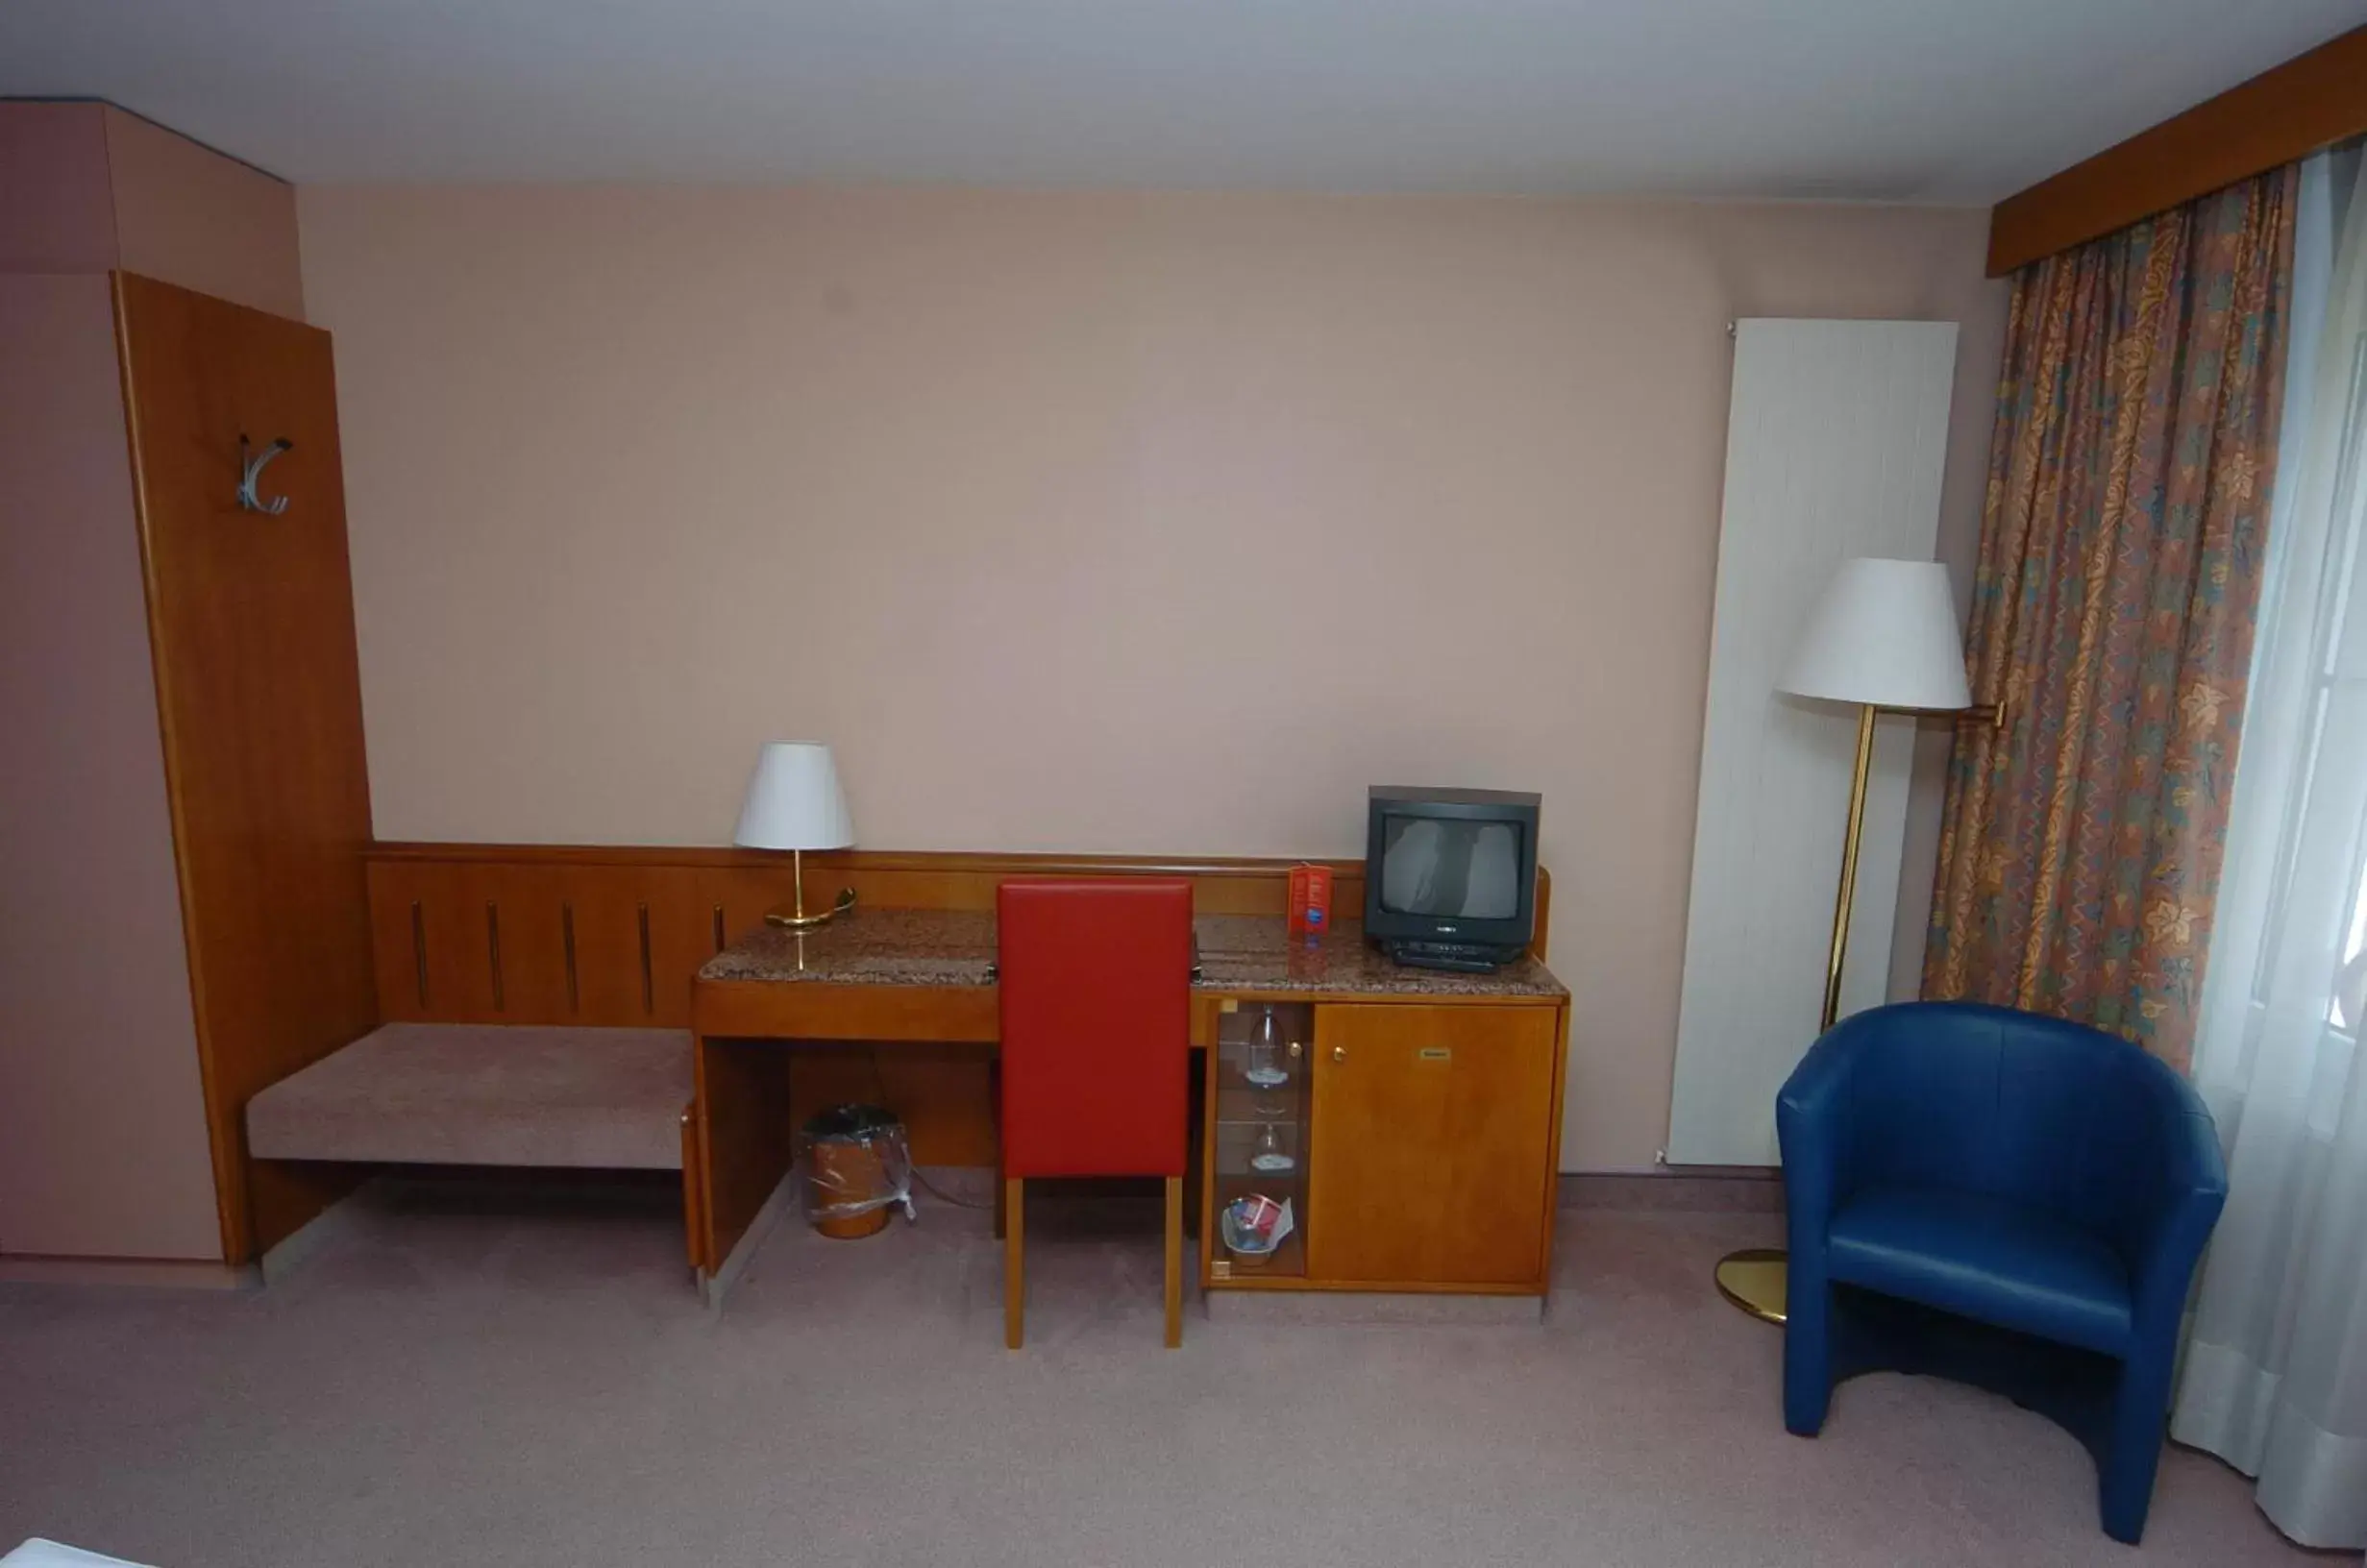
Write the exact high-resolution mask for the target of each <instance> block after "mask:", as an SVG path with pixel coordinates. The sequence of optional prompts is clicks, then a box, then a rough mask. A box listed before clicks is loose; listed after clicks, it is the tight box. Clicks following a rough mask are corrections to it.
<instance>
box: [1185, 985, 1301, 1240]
mask: <svg viewBox="0 0 2367 1568" xmlns="http://www.w3.org/2000/svg"><path fill="white" fill-rule="evenodd" d="M1314 1041H1315V1009H1314V1008H1313V1007H1312V1006H1311V1005H1309V1004H1307V1003H1304V1002H1272V1003H1267V1002H1244V1003H1242V1004H1240V1005H1239V1006H1238V1007H1237V1008H1235V1009H1234V1010H1233V1011H1231V1012H1220V1013H1219V1015H1218V1025H1217V1048H1216V1051H1215V1053H1214V1056H1213V1058H1212V1060H1211V1062H1210V1078H1211V1083H1210V1094H1211V1096H1212V1098H1213V1100H1214V1102H1215V1103H1214V1106H1213V1107H1212V1109H1213V1111H1214V1115H1213V1117H1212V1130H1213V1133H1214V1135H1215V1136H1214V1141H1213V1143H1212V1145H1211V1146H1210V1148H1209V1151H1208V1152H1209V1160H1210V1165H1211V1181H1212V1184H1213V1190H1214V1196H1215V1200H1216V1201H1215V1211H1216V1215H1217V1222H1216V1224H1215V1225H1214V1226H1213V1227H1212V1229H1213V1236H1212V1239H1211V1241H1210V1250H1209V1259H1210V1263H1209V1275H1210V1277H1211V1278H1212V1279H1214V1280H1220V1281H1229V1280H1246V1279H1253V1278H1260V1277H1266V1278H1271V1277H1277V1276H1285V1277H1294V1278H1303V1277H1304V1276H1305V1274H1306V1271H1307V1265H1306V1227H1307V1186H1306V1177H1307V1156H1308V1139H1307V1106H1308V1094H1307V1069H1308V1066H1310V1065H1311V1063H1312V1062H1313V1059H1314V1054H1313V1053H1314ZM1261 1198H1262V1199H1265V1200H1267V1202H1268V1203H1269V1204H1272V1205H1284V1204H1287V1205H1288V1206H1289V1211H1290V1217H1291V1225H1292V1229H1291V1232H1290V1234H1288V1235H1287V1236H1285V1237H1283V1238H1282V1240H1281V1242H1280V1244H1279V1245H1277V1246H1275V1247H1274V1248H1273V1249H1272V1250H1271V1251H1270V1252H1259V1251H1257V1250H1255V1249H1253V1248H1246V1247H1243V1248H1236V1247H1234V1246H1232V1245H1230V1244H1229V1243H1228V1241H1227V1239H1226V1237H1227V1230H1228V1227H1227V1226H1226V1224H1225V1215H1226V1214H1227V1213H1228V1211H1230V1210H1232V1208H1233V1206H1234V1205H1235V1204H1236V1203H1241V1204H1244V1206H1245V1208H1246V1209H1248V1210H1251V1211H1257V1210H1260V1209H1262V1208H1263V1206H1261V1205H1258V1204H1257V1203H1255V1201H1254V1200H1256V1199H1261Z"/></svg>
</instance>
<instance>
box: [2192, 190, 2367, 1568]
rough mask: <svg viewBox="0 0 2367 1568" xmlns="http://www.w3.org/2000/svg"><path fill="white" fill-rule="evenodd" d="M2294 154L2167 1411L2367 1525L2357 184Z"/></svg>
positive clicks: (2366, 495)
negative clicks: (2188, 1265) (2197, 1171)
mask: <svg viewBox="0 0 2367 1568" xmlns="http://www.w3.org/2000/svg"><path fill="white" fill-rule="evenodd" d="M2361 172H2362V171H2361V167H2360V159H2359V157H2358V152H2357V149H2356V148H2352V149H2350V150H2348V151H2347V152H2343V153H2338V154H2331V155H2324V156H2321V157H2320V158H2317V159H2312V160H2311V162H2310V164H2309V165H2308V166H2307V167H2305V170H2304V180H2303V185H2302V208H2301V214H2300V230H2299V246H2300V249H2299V251H2298V253H2297V255H2296V257H2295V270H2296V278H2295V287H2294V305H2295V322H2294V332H2293V335H2292V338H2291V345H2292V346H2291V349H2290V351H2289V352H2290V355H2291V356H2290V358H2289V360H2288V362H2287V370H2286V379H2285V400H2286V401H2285V419H2284V427H2283V433H2282V436H2281V440H2280V445H2279V453H2278V469H2279V477H2278V480H2277V489H2278V495H2277V497H2276V500H2275V509H2274V513H2273V515H2272V518H2271V523H2270V546H2269V550H2270V559H2269V562H2268V571H2267V584H2266V587H2265V589H2264V591H2263V594H2262V599H2261V606H2260V621H2259V632H2258V640H2257V642H2256V648H2255V652H2254V661H2253V679H2252V688H2251V695H2250V699H2249V705H2248V707H2247V710H2246V715H2245V720H2244V736H2243V745H2242V748H2241V751H2240V762H2239V767H2238V772H2237V775H2236V782H2235V793H2234V798H2233V801H2232V804H2231V820H2230V823H2229V829H2228V849H2227V860H2226V867H2225V872H2224V874H2223V877H2222V880H2221V885H2220V894H2219V904H2218V913H2217V916H2216V918H2215V926H2214V930H2213V933H2212V937H2211V950H2210V962H2209V966H2208V968H2207V971H2206V972H2207V978H2206V980H2205V985H2204V996H2203V1011H2202V1020H2201V1026H2200V1030H2199V1033H2198V1035H2197V1039H2196V1045H2195V1059H2194V1078H2195V1084H2196V1087H2197V1088H2199V1089H2200V1090H2202V1091H2203V1095H2204V1098H2205V1099H2206V1100H2207V1101H2208V1102H2209V1104H2210V1107H2211V1111H2212V1113H2213V1115H2216V1116H2217V1118H2218V1122H2219V1134H2220V1138H2221V1140H2222V1141H2223V1142H2224V1143H2225V1144H2226V1146H2227V1150H2228V1176H2229V1183H2228V1206H2227V1212H2226V1213H2225V1215H2224V1216H2223V1217H2222V1218H2221V1220H2220V1222H2219V1230H2218V1233H2217V1235H2216V1237H2214V1238H2213V1240H2212V1243H2211V1250H2210V1254H2209V1257H2208V1259H2207V1262H2205V1265H2204V1270H2203V1281H2202V1286H2201V1289H2200V1292H2199V1294H2198V1297H2197V1301H2196V1307H2195V1316H2194V1323H2193V1332H2192V1336H2191V1337H2190V1339H2189V1340H2188V1342H2187V1347H2186V1360H2185V1367H2184V1373H2183V1380H2182V1384H2181V1386H2180V1389H2179V1395H2178V1402H2177V1406H2176V1408H2175V1410H2174V1412H2173V1416H2172V1421H2171V1434H2172V1435H2173V1436H2175V1437H2176V1438H2178V1440H2179V1441H2181V1442H2184V1443H2190V1444H2193V1445H2195V1446H2197V1447H2200V1448H2205V1449H2208V1450H2210V1451H2211V1452H2212V1453H2214V1454H2218V1455H2220V1456H2221V1457H2222V1458H2226V1459H2227V1460H2228V1461H2229V1462H2230V1463H2231V1464H2233V1465H2235V1466H2236V1468H2238V1469H2240V1470H2242V1471H2243V1472H2244V1473H2245V1474H2247V1475H2251V1476H2256V1477H2257V1478H2258V1489H2257V1493H2256V1495H2257V1497H2258V1500H2259V1505H2260V1507H2261V1510H2262V1511H2263V1512H2265V1513H2266V1514H2267V1515H2268V1516H2269V1518H2270V1519H2271V1520H2273V1521H2275V1523H2276V1525H2277V1527H2278V1528H2279V1529H2280V1530H2282V1531H2284V1532H2285V1533H2286V1534H2287V1535H2290V1536H2292V1537H2293V1538H2294V1539H2295V1540H2297V1541H2300V1542H2302V1543H2303V1544H2305V1545H2307V1546H2319V1547H2361V1546H2367V1052H2363V1051H2360V1050H2359V1049H2358V1048H2357V1041H2358V1038H2359V1035H2360V1033H2361V1028H2362V1018H2361V1016H2360V1015H2361V1013H2362V1011H2367V956H2363V954H2367V897H2363V896H2362V891H2361V890H2362V884H2363V883H2367V569H2363V568H2362V566H2361V561H2360V556H2361V553H2362V551H2361V542H2362V540H2361V535H2362V533H2367V484H2363V483H2362V479H2361V470H2362V467H2367V463H2363V462H2362V458H2363V457H2367V452H2363V451H2362V448H2363V447H2367V186H2363V185H2362V184H2361V182H2360V175H2361Z"/></svg>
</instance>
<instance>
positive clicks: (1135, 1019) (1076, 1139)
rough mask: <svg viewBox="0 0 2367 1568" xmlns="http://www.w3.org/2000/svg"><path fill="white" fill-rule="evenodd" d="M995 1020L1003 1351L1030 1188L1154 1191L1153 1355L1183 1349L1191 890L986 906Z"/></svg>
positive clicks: (1141, 890) (1095, 891)
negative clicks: (1163, 1270) (1047, 1179)
mask: <svg viewBox="0 0 2367 1568" xmlns="http://www.w3.org/2000/svg"><path fill="white" fill-rule="evenodd" d="M996 909H997V915H998V926H997V941H998V943H999V946H1000V949H1001V951H1000V954H999V961H1000V962H999V966H998V968H999V974H1000V987H1001V1008H1002V1174H1003V1201H1004V1206H1005V1209H1006V1211H1007V1213H1006V1217H1005V1229H1004V1232H1003V1286H1002V1317H1003V1342H1004V1343H1006V1344H1008V1345H1009V1346H1010V1347H1011V1348H1012V1349H1013V1350H1017V1349H1018V1348H1019V1346H1020V1339H1021V1332H1022V1325H1023V1321H1024V1319H1025V1315H1026V1276H1025V1273H1024V1270H1023V1263H1022V1261H1021V1250H1020V1244H1021V1237H1022V1235H1023V1231H1024V1230H1025V1222H1024V1214H1023V1200H1024V1192H1025V1187H1026V1182H1027V1180H1028V1178H1030V1177H1034V1176H1164V1177H1166V1178H1167V1342H1168V1345H1169V1346H1170V1347H1171V1348H1172V1347H1174V1346H1176V1345H1180V1344H1182V1343H1183V1175H1184V1149H1185V1142H1186V1138H1187V1121H1188V1118H1189V1114H1190V1113H1189V1106H1188V1102H1189V1099H1190V1094H1189V1090H1188V1087H1187V1084H1188V1080H1189V1078H1190V1075H1191V1050H1192V1042H1191V1006H1192V884H1191V883H1189V882H1186V881H1183V880H1181V879H1179V878H1167V877H1140V876H1125V877H1076V878H1054V877H1043V878H1030V879H1027V880H1023V881H1016V882H1005V883H1004V884H1002V886H1001V887H1000V888H999V890H998V891H997V898H996Z"/></svg>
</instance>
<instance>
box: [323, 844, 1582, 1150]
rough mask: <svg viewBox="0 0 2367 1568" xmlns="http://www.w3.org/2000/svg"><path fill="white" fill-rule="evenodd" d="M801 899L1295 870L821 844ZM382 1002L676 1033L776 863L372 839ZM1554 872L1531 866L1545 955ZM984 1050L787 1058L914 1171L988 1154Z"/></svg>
mask: <svg viewBox="0 0 2367 1568" xmlns="http://www.w3.org/2000/svg"><path fill="white" fill-rule="evenodd" d="M805 861H806V865H805V896H806V901H807V903H808V905H809V906H810V905H818V904H821V903H825V902H826V901H827V900H828V899H829V898H830V897H832V896H833V895H835V894H836V893H837V891H838V890H839V889H840V888H842V887H851V888H853V889H854V890H855V894H856V896H857V897H858V898H860V899H861V900H862V901H863V902H864V903H866V904H869V905H872V906H874V907H875V908H889V909H992V908H993V907H994V903H995V889H996V887H997V886H998V885H999V883H1001V882H1002V881H1003V880H1004V879H1006V878H1008V877H1013V876H1043V875H1053V874H1070V875H1170V876H1173V875H1181V876H1188V877H1190V878H1191V879H1192V885H1193V901H1194V905H1195V907H1196V909H1197V910H1198V911H1199V912H1200V913H1201V914H1208V915H1280V914H1281V913H1282V912H1283V910H1284V908H1285V906H1286V903H1287V901H1288V896H1289V884H1290V871H1291V868H1292V866H1294V865H1295V864H1298V863H1297V862H1294V861H1290V860H1274V859H1229V858H1214V859H1183V858H1174V859H1152V858H1147V857H1136V856H1120V855H994V854H958V853H941V852H924V853H894V852H884V851H878V850H868V849H839V850H828V851H817V852H815V853H811V854H808V855H807V856H806V857H805ZM1319 864H1323V865H1328V866H1329V867H1330V868H1331V870H1332V878H1333V881H1332V908H1333V910H1334V911H1335V912H1337V913H1339V914H1341V915H1344V916H1353V915H1355V914H1358V913H1360V912H1361V911H1362V910H1363V908H1364V901H1365V868H1364V863H1363V862H1362V861H1325V862H1319ZM369 877H370V932H371V943H372V947H373V950H374V954H375V962H376V966H377V972H378V996H379V1011H380V1013H381V1015H382V1018H383V1019H384V1020H385V1021H389V1022H396V1021H402V1022H431V1023H538V1024H565V1023H580V1024H592V1025H599V1026H606V1027H617V1026H622V1027H640V1028H675V1029H680V1028H687V1027H689V1024H690V985H691V978H692V976H693V975H695V974H697V973H698V970H699V967H700V966H701V965H703V964H704V963H705V962H706V961H707V960H708V959H709V958H710V957H712V956H714V953H715V951H716V949H717V948H718V947H719V946H721V945H723V943H726V942H728V941H730V940H731V939H733V938H735V937H738V936H739V935H741V934H743V933H745V932H747V931H749V930H751V929H752V928H754V927H755V926H756V925H757V924H758V923H759V922H760V921H761V920H762V919H764V912H765V911H766V910H768V909H774V908H777V907H778V906H780V905H782V904H784V903H786V902H788V900H789V897H790V894H791V882H790V873H789V869H788V867H787V865H786V864H785V863H784V857H782V856H780V855H777V854H769V853H764V852H760V851H753V850H744V849H659V848H640V847H627V848H588V847H577V846H572V845H568V846H553V845H457V844H380V845H374V846H373V847H372V848H371V849H370V851H369ZM1551 900H1552V883H1551V880H1550V879H1549V878H1548V877H1547V876H1546V874H1545V873H1544V871H1543V870H1539V872H1538V877H1537V934H1536V939H1535V941H1534V942H1533V943H1532V946H1533V948H1534V950H1535V951H1536V952H1537V953H1538V955H1539V956H1540V957H1542V956H1543V954H1544V951H1545V934H1546V922H1547V915H1548V912H1549V909H1550V905H1551ZM987 1061H988V1055H987V1051H986V1048H985V1047H983V1046H980V1047H975V1048H971V1047H963V1046H934V1047H922V1046H913V1047H899V1048H898V1049H897V1050H895V1051H893V1052H885V1053H873V1052H871V1051H868V1050H866V1049H863V1048H860V1047H845V1048H837V1049H832V1048H827V1047H826V1048H822V1049H816V1050H807V1051H801V1052H800V1053H799V1060H798V1062H797V1064H796V1066H795V1067H794V1069H793V1074H792V1083H791V1093H792V1096H793V1098H794V1099H795V1100H796V1101H797V1103H800V1104H808V1105H810V1104H819V1103H829V1102H831V1101H835V1100H839V1099H848V1098H863V1099H874V1098H875V1099H879V1100H882V1101H884V1102H886V1103H887V1104H889V1105H890V1106H891V1107H892V1108H893V1109H894V1110H895V1111H896V1112H897V1114H898V1115H900V1116H902V1117H903V1118H904V1121H905V1123H906V1124H907V1126H908V1127H909V1128H910V1130H911V1134H912V1142H913V1153H914V1157H915V1158H916V1159H918V1160H919V1161H921V1162H922V1163H923V1164H942V1165H991V1164H993V1163H994V1159H995V1152H994V1136H995V1135H994V1118H993V1115H992V1114H991V1111H992V1108H991V1104H990V1101H989V1097H988V1096H989V1089H988V1083H989V1080H988V1076H987V1066H986V1064H987Z"/></svg>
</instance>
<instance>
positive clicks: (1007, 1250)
mask: <svg viewBox="0 0 2367 1568" xmlns="http://www.w3.org/2000/svg"><path fill="white" fill-rule="evenodd" d="M1002 1202H1003V1208H1004V1209H1005V1211H1006V1212H1007V1213H1006V1224H1005V1228H1004V1231H1003V1237H1002V1343H1003V1347H1004V1348H1005V1349H1007V1350H1017V1349H1019V1347H1020V1341H1021V1339H1022V1337H1023V1334H1024V1330H1025V1326H1026V1317H1027V1273H1026V1265H1025V1263H1024V1262H1023V1256H1022V1246H1021V1243H1022V1241H1023V1238H1024V1235H1025V1232H1026V1229H1027V1198H1026V1193H1025V1191H1024V1190H1023V1183H1022V1182H1021V1180H1020V1178H1018V1177H1017V1176H1006V1177H1004V1178H1003V1183H1002Z"/></svg>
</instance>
